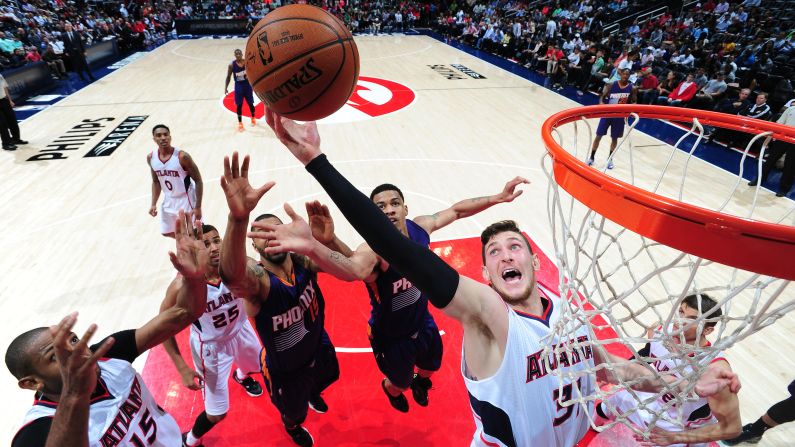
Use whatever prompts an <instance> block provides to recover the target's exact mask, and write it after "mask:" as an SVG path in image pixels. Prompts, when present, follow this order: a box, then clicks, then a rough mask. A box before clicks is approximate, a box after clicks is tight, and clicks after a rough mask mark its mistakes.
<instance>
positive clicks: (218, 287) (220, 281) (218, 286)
mask: <svg viewBox="0 0 795 447" xmlns="http://www.w3.org/2000/svg"><path fill="white" fill-rule="evenodd" d="M205 282H206V283H207V285H208V286H213V287H215V288H216V289H220V288H221V287H220V286H221V283H222V282H223V280H221V278H218V282H217V283H213V282H212V281H206V280H205Z"/></svg>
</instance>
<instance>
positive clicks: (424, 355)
mask: <svg viewBox="0 0 795 447" xmlns="http://www.w3.org/2000/svg"><path fill="white" fill-rule="evenodd" d="M415 344H416V346H417V360H416V366H417V373H416V374H414V378H413V379H412V381H411V395H412V397H414V401H415V402H417V403H418V404H420V405H421V406H423V407H425V406H427V405H428V391H430V389H431V387H432V386H433V382H431V376H432V375H433V373H434V372H436V371H438V370H439V368H441V367H442V354H443V353H444V347H443V345H442V337H441V336H440V335H439V328H438V327H437V326H436V322H435V321H434V320H433V317H432V316H431V314H430V313H428V314H427V315H426V317H425V326H424V327H423V329H422V331H420V333H419V334H418V336H417V340H416V343H415Z"/></svg>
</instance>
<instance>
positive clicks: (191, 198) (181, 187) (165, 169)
mask: <svg viewBox="0 0 795 447" xmlns="http://www.w3.org/2000/svg"><path fill="white" fill-rule="evenodd" d="M180 152H181V151H180V150H179V149H177V148H174V153H172V154H171V157H169V158H168V160H165V161H163V160H161V159H160V155H159V154H158V151H157V149H155V150H154V151H152V157H151V161H150V162H149V164H150V166H152V170H153V171H154V172H155V175H157V179H158V180H159V181H160V189H161V190H162V191H163V194H164V198H163V209H164V210H166V211H175V212H176V211H178V210H180V209H185V206H184V205H185V201H187V202H188V203H187V205H188V206H189V209H187V210H186V211H190V209H193V207H194V206H195V203H196V199H195V195H194V194H195V192H194V191H195V189H196V187H195V183H194V181H193V179H191V178H190V177H189V175H188V171H186V170H185V169H184V168H183V167H182V165H181V164H180V162H179V154H180Z"/></svg>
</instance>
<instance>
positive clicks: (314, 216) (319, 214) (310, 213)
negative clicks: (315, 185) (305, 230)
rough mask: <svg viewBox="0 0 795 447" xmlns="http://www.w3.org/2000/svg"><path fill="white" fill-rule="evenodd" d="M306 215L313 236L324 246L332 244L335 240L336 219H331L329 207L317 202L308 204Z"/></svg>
mask: <svg viewBox="0 0 795 447" xmlns="http://www.w3.org/2000/svg"><path fill="white" fill-rule="evenodd" d="M306 215H307V218H308V219H309V228H311V230H312V236H313V237H314V238H315V239H317V240H318V242H320V243H321V244H323V245H327V244H330V243H331V242H332V241H333V240H334V219H332V218H331V213H329V210H328V207H327V206H326V205H323V204H321V203H320V202H318V201H317V200H315V201H314V202H307V204H306Z"/></svg>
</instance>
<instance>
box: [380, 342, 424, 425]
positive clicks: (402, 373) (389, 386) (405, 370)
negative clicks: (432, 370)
mask: <svg viewBox="0 0 795 447" xmlns="http://www.w3.org/2000/svg"><path fill="white" fill-rule="evenodd" d="M370 345H371V346H372V347H373V355H374V356H375V363H376V365H378V370H379V371H381V373H383V374H384V376H385V377H384V380H383V381H381V389H382V390H383V391H384V394H386V397H387V398H388V399H389V404H390V405H392V408H394V409H395V410H398V411H400V412H402V413H407V412H408V411H409V401H408V400H407V399H406V396H405V395H403V391H405V390H407V389H408V388H409V387H410V386H411V380H412V379H413V377H414V363H415V361H416V354H417V348H416V346H414V340H413V339H411V338H408V337H406V338H404V339H397V340H385V339H382V337H378V336H373V338H371V339H370Z"/></svg>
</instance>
